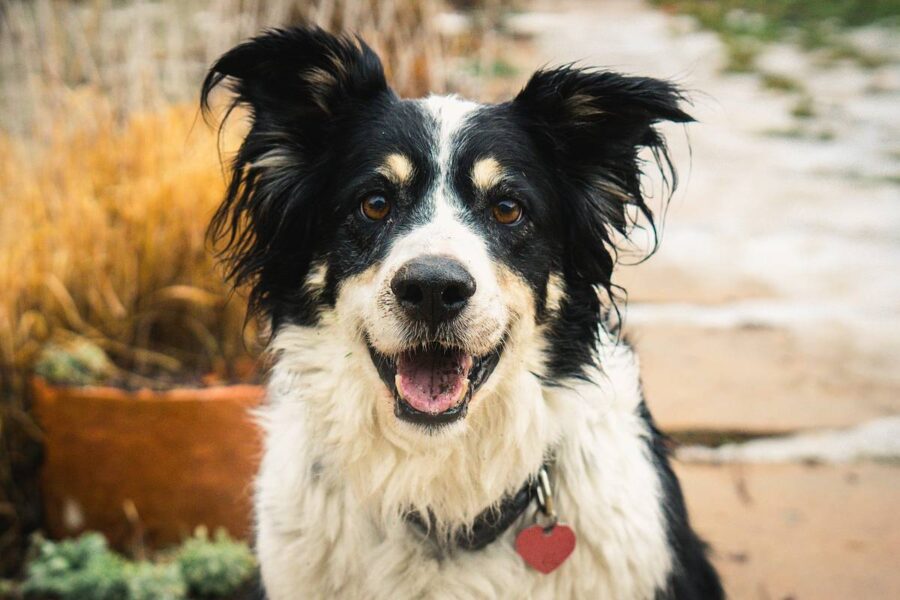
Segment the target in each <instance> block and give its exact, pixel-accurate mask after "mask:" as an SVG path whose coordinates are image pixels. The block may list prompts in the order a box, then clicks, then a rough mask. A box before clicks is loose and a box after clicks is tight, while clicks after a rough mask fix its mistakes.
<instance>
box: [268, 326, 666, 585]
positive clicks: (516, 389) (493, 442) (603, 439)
mask: <svg viewBox="0 0 900 600" xmlns="http://www.w3.org/2000/svg"><path fill="white" fill-rule="evenodd" d="M324 340H327V341H324ZM275 350H276V352H279V353H280V354H279V358H278V361H277V364H276V366H275V368H274V370H273V374H272V379H271V381H270V384H269V402H270V403H269V406H268V407H267V408H266V409H265V410H264V411H263V412H262V414H261V421H262V423H263V425H264V427H265V430H266V433H267V439H266V453H265V457H264V460H263V465H262V468H261V471H260V474H259V478H258V480H257V491H256V493H257V496H256V509H257V521H258V538H257V547H258V553H259V558H260V561H261V565H262V574H263V582H264V585H265V587H266V592H267V594H268V597H269V598H271V600H283V599H289V598H300V597H310V598H317V597H322V598H326V597H327V598H334V597H341V598H578V597H583V598H609V599H623V598H651V597H653V595H654V592H655V590H656V589H658V588H659V587H661V586H663V585H664V583H665V580H666V577H667V575H668V573H669V571H670V570H671V567H672V555H671V552H670V549H669V546H668V543H667V539H666V529H665V518H664V514H663V509H662V497H661V496H662V492H661V488H660V482H659V479H658V476H657V473H656V469H655V467H654V464H653V460H652V458H651V455H650V450H649V449H648V445H647V438H648V436H649V431H648V430H647V425H646V423H645V422H644V421H643V420H642V419H641V418H640V416H639V415H638V413H637V410H638V405H639V403H640V390H639V382H638V367H637V362H636V359H635V357H634V355H633V353H632V352H631V350H630V349H629V348H627V347H625V346H613V345H610V346H608V347H604V348H603V349H602V352H601V364H602V365H603V373H602V374H601V373H599V372H598V374H597V376H596V381H594V382H591V383H579V384H576V385H573V387H569V388H560V387H554V388H543V387H541V386H540V385H539V384H538V383H537V380H536V378H534V377H533V376H531V375H530V374H528V373H527V370H521V372H518V371H516V370H513V369H512V368H508V369H507V370H503V369H501V368H499V367H498V371H497V372H496V373H495V374H494V378H500V379H501V380H502V382H501V384H500V385H497V386H496V387H495V388H493V389H492V390H491V391H490V394H488V395H487V396H486V397H484V398H479V400H480V401H481V402H483V403H484V404H485V406H484V407H483V408H482V409H481V410H482V411H483V412H482V413H481V414H474V410H473V413H472V414H470V415H469V418H468V420H469V421H471V422H473V423H475V422H478V423H481V425H479V426H477V427H476V426H475V425H472V426H471V427H472V429H471V430H469V431H466V432H464V433H463V434H460V435H457V436H455V437H453V438H449V439H444V438H441V437H440V436H436V437H434V438H427V437H425V436H422V437H423V439H422V441H421V443H414V442H410V441H409V440H408V439H405V438H404V439H400V438H396V437H393V436H392V435H390V434H388V433H384V431H383V427H382V426H381V424H380V419H383V418H384V417H383V414H384V413H382V412H379V410H377V409H376V407H377V403H379V402H384V401H385V399H384V398H383V397H382V394H381V393H380V392H379V391H378V387H377V384H376V383H375V382H377V378H376V376H375V375H374V374H373V373H372V372H371V370H372V366H371V363H370V361H368V357H367V356H364V352H365V351H364V349H361V348H360V347H359V344H358V343H357V342H354V341H353V340H350V339H346V340H343V339H341V337H340V335H339V334H338V333H337V332H336V330H335V335H334V336H329V335H328V334H327V333H325V332H323V331H322V329H321V328H316V329H306V328H291V329H287V330H285V331H283V332H282V333H281V334H280V335H279V336H278V339H277V340H276V342H275ZM510 351H511V352H515V349H512V350H510ZM504 361H505V362H506V363H507V364H514V363H515V355H513V356H507V357H505V358H504ZM489 403H492V404H490V405H489ZM473 408H475V407H473ZM473 417H477V418H473ZM467 426H469V425H467ZM547 449H553V451H554V452H555V462H554V466H553V472H554V479H555V482H554V486H555V488H556V489H555V493H556V497H557V504H558V510H559V513H560V516H561V519H562V520H563V521H565V522H567V523H568V524H570V525H571V526H572V527H573V529H574V530H575V532H576V535H577V536H578V542H577V546H576V549H575V552H574V553H573V555H572V556H571V557H570V558H569V559H568V560H567V561H566V562H565V563H564V564H563V565H562V566H561V567H560V568H559V569H558V570H557V571H555V572H553V573H551V574H550V575H542V574H540V573H537V572H535V571H533V570H530V569H529V568H528V567H527V566H526V565H525V564H524V563H523V561H522V559H521V558H520V557H519V556H518V555H517V554H516V552H515V550H514V547H513V546H514V537H515V534H516V532H517V531H518V530H519V529H520V528H521V526H523V525H525V524H528V521H529V520H530V513H529V514H527V515H525V516H524V517H523V520H522V523H520V524H519V525H518V526H514V527H513V528H511V529H510V530H509V531H507V532H506V534H505V535H504V536H503V537H501V538H500V539H498V540H496V541H495V542H493V543H492V544H490V545H489V546H488V547H487V548H485V549H484V550H481V551H478V552H466V551H456V552H453V553H449V554H447V553H443V554H442V553H438V552H437V551H436V549H435V547H434V546H433V545H432V544H431V543H430V542H428V541H427V540H423V539H421V538H420V537H419V536H418V535H417V534H416V533H415V532H414V531H413V530H412V529H411V528H410V526H409V524H408V523H407V522H406V521H405V520H404V519H403V517H402V512H403V510H404V507H408V506H410V504H413V505H419V506H426V507H428V508H432V507H435V506H437V507H438V508H437V511H438V512H439V513H440V514H444V515H445V516H446V519H447V521H448V522H453V521H454V519H456V518H458V517H462V518H465V517H470V516H472V515H473V514H475V513H476V512H477V511H480V510H481V509H482V508H484V507H485V506H487V505H488V504H489V503H490V502H491V501H493V500H496V499H497V498H499V497H500V496H501V495H502V492H503V491H504V490H507V491H508V490H514V489H517V488H518V487H519V486H521V484H522V482H523V481H524V480H525V478H526V477H527V474H528V473H530V472H534V471H535V470H536V469H537V467H538V466H539V465H540V464H541V462H542V455H543V452H544V451H545V450H547Z"/></svg>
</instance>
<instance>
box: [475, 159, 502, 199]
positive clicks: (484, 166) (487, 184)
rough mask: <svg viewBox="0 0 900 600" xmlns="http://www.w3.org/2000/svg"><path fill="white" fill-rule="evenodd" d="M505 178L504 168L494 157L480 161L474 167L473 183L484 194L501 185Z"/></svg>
mask: <svg viewBox="0 0 900 600" xmlns="http://www.w3.org/2000/svg"><path fill="white" fill-rule="evenodd" d="M504 176H505V173H504V172H503V167H501V166H500V163H499V162H497V159H496V158H494V157H493V156H488V157H486V158H481V159H478V161H476V162H475V164H474V165H473V166H472V183H474V184H475V187H476V188H478V189H479V190H481V191H482V192H483V191H486V190H489V189H491V188H492V187H494V186H495V185H497V184H498V183H500V182H501V181H502V180H503V178H504Z"/></svg>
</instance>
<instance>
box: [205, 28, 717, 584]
mask: <svg viewBox="0 0 900 600" xmlns="http://www.w3.org/2000/svg"><path fill="white" fill-rule="evenodd" d="M223 81H224V82H226V83H227V84H228V85H229V86H230V89H231V90H232V91H233V93H234V94H235V105H242V106H244V107H246V108H247V109H249V115H250V123H251V126H250V129H249V132H248V133H247V135H246V139H245V140H244V143H243V145H242V146H241V149H240V151H239V153H238V154H237V156H236V158H235V159H234V164H233V178H232V180H231V184H230V187H229V188H228V193H227V196H226V198H225V201H224V203H223V204H222V206H221V207H220V209H219V211H218V213H217V214H216V216H215V219H214V222H213V226H212V232H213V235H214V236H215V237H217V238H218V239H220V240H224V243H225V245H226V251H225V259H226V264H227V265H228V266H229V267H230V275H231V277H232V278H233V280H234V281H235V282H236V283H237V284H245V283H246V284H249V286H250V289H251V290H252V295H251V302H252V307H253V309H254V310H255V311H257V312H258V313H259V314H261V315H263V316H264V317H265V319H266V320H267V322H268V323H269V324H270V326H271V336H272V339H271V352H272V355H273V357H274V367H273V369H272V372H271V377H270V381H269V384H268V390H269V394H268V404H267V406H266V407H265V409H264V410H263V412H262V416H261V420H262V423H263V426H264V429H265V434H266V444H265V456H264V459H263V463H262V467H261V470H260V473H259V477H258V479H257V483H256V519H257V524H258V531H257V534H258V535H257V550H258V554H259V559H260V563H261V566H262V577H263V583H264V586H265V590H266V593H267V595H268V597H269V598H271V599H273V600H281V599H287V598H299V597H329V598H331V597H341V598H609V599H628V598H717V597H721V595H722V591H721V587H720V584H719V580H718V577H717V575H716V573H715V571H714V570H713V568H712V567H711V565H710V563H709V562H708V560H707V558H706V556H705V553H704V547H703V544H702V543H701V542H700V541H699V540H698V538H697V536H696V535H695V534H694V533H693V531H692V530H691V528H690V525H689V523H688V518H687V515H686V512H685V507H684V502H683V499H682V496H681V491H680V488H679V485H678V482H677V480H676V479H675V476H674V475H673V473H672V470H671V468H670V466H669V461H668V457H667V452H666V448H665V445H664V441H663V438H662V436H661V435H660V433H659V432H658V431H657V430H656V428H655V427H654V424H653V420H652V419H651V417H650V414H649V412H648V411H647V407H646V405H645V404H644V401H643V398H642V393H641V387H640V379H639V372H638V363H637V359H636V357H635V355H634V353H633V352H632V350H631V349H630V348H629V347H628V345H627V344H625V343H624V342H621V341H618V339H617V337H618V336H617V335H616V334H615V332H610V331H609V329H611V327H609V326H608V325H607V320H606V318H605V315H606V314H607V311H608V309H609V306H608V303H606V302H602V301H601V298H602V297H605V296H604V295H603V294H601V293H600V292H602V291H604V290H606V291H608V290H609V289H610V286H611V285H612V284H611V281H610V277H611V274H612V270H613V265H614V256H615V254H614V252H615V251H614V246H613V241H614V240H615V239H616V238H623V237H624V236H627V234H628V232H629V230H630V229H631V227H630V226H631V225H632V224H633V221H634V219H635V217H636V215H637V214H641V215H643V217H644V218H646V219H649V220H650V222H651V223H652V214H651V212H650V210H649V209H648V207H647V205H646V204H645V202H644V198H643V196H642V192H641V186H640V179H641V175H642V173H641V167H642V164H643V163H642V162H641V160H640V159H639V158H638V153H639V152H640V151H641V150H649V151H650V152H651V153H652V155H653V156H654V157H655V158H656V159H657V160H656V162H657V164H659V165H661V166H662V167H663V171H664V173H666V172H668V173H672V172H671V166H670V165H669V164H668V156H667V154H666V147H665V143H664V140H663V139H662V137H661V136H660V134H659V133H658V132H657V130H656V129H655V125H656V124H657V123H659V122H661V121H674V122H680V123H684V122H688V121H690V120H691V118H690V117H689V115H687V114H686V113H685V112H684V111H683V110H682V108H681V106H680V105H681V102H682V98H681V96H680V94H679V92H678V90H677V89H676V88H675V87H673V86H672V85H671V84H669V83H666V82H663V81H659V80H655V79H648V78H642V77H626V76H623V75H620V74H616V73H611V72H603V71H596V70H581V69H577V68H573V67H562V68H557V69H552V70H544V71H539V72H537V73H535V74H534V76H533V77H532V78H531V80H530V81H529V82H528V84H527V85H526V86H525V88H524V89H523V90H522V91H521V92H520V93H519V94H518V95H517V96H516V98H515V99H513V100H512V101H510V102H506V103H503V104H495V105H483V104H476V103H471V102H467V101H464V100H461V99H459V98H457V97H453V96H432V97H429V98H426V99H418V100H408V99H401V98H399V97H397V95H396V94H395V93H394V92H393V91H391V89H390V88H389V87H388V85H387V83H386V81H385V77H384V74H383V70H382V66H381V63H380V61H379V59H378V58H377V56H376V55H375V54H374V53H373V52H372V51H371V50H370V49H369V48H368V47H367V46H366V45H365V44H364V43H363V42H362V41H360V40H358V39H355V38H349V37H334V36H332V35H330V34H327V33H325V32H323V31H321V30H318V29H308V28H297V29H288V30H276V31H270V32H267V33H264V34H263V35H261V36H259V37H257V38H254V39H252V40H250V41H248V42H246V43H244V44H241V45H240V46H237V47H236V48H234V49H232V50H231V51H229V52H228V53H226V54H225V55H224V56H222V57H221V59H220V60H219V61H218V62H217V63H216V64H215V65H214V66H213V68H212V70H211V71H210V74H209V76H208V77H207V79H206V81H205V83H204V86H203V94H202V96H203V104H204V106H205V107H206V106H208V97H209V95H210V93H211V92H212V90H213V89H214V88H215V87H216V86H217V85H218V84H220V83H222V82H223ZM373 195H377V196H379V197H381V198H384V199H386V200H387V201H388V202H389V204H390V213H389V214H388V216H387V217H386V218H384V219H382V220H372V219H370V218H367V217H366V215H365V214H363V213H362V212H361V211H360V203H361V202H362V201H365V199H366V198H369V197H372V196H373ZM503 200H511V201H513V202H515V203H516V205H517V206H520V207H522V208H523V211H524V216H523V217H522V219H521V220H520V221H519V222H516V223H514V224H509V225H504V224H501V223H499V222H497V221H496V220H495V219H493V218H492V217H491V215H492V207H494V206H495V204H496V203H497V202H500V201H503ZM423 256H426V257H439V258H440V260H445V259H446V260H448V261H452V262H453V264H455V265H462V267H463V268H464V269H465V270H466V271H467V272H468V273H469V275H470V276H471V279H472V282H473V290H474V291H473V293H472V295H471V297H469V298H468V299H467V300H466V302H465V306H464V308H462V309H461V312H459V313H458V314H457V315H455V316H453V317H452V318H448V319H447V320H446V321H442V322H441V323H439V324H438V325H435V326H434V327H428V326H425V325H423V324H422V323H419V322H416V321H415V319H412V318H411V317H410V316H409V313H408V312H407V311H404V309H403V306H402V304H403V303H402V302H400V301H398V299H397V293H396V292H395V291H394V290H392V287H391V282H392V281H393V280H395V278H396V277H397V276H398V273H399V272H400V271H401V269H403V268H405V265H408V264H409V263H410V261H415V260H418V259H419V258H421V257H423ZM429 345H430V346H429ZM426 346H428V347H441V348H449V347H452V348H454V349H455V350H454V352H459V353H465V354H466V356H472V357H476V360H481V359H478V358H477V357H494V359H493V361H492V362H491V369H492V372H489V373H488V374H487V376H486V377H485V378H484V380H483V381H475V382H472V386H473V389H470V396H469V397H467V399H466V400H465V402H466V410H464V411H463V412H462V414H461V416H460V415H456V416H455V417H454V418H453V419H449V418H448V419H445V420H444V421H436V422H434V423H431V422H429V420H428V418H430V416H429V415H426V418H425V419H424V420H423V419H419V420H416V419H411V418H408V417H409V415H408V414H407V415H406V416H404V414H403V413H402V411H399V409H398V402H401V400H400V399H399V398H398V392H397V389H396V388H395V387H393V386H392V384H391V381H390V379H389V378H386V377H385V376H384V373H383V372H381V373H380V372H379V368H378V366H377V365H376V363H377V362H378V361H379V360H382V361H388V362H386V363H385V364H388V365H389V364H393V363H391V362H390V361H393V360H394V358H393V357H396V356H399V355H400V354H402V353H403V352H406V351H410V349H411V348H413V349H414V348H425V347H426ZM484 360H488V359H484ZM386 368H387V367H386ZM545 461H548V462H549V464H550V465H551V473H552V479H553V487H554V491H555V497H556V504H557V507H558V511H559V513H560V515H561V519H562V520H563V521H565V522H566V523H568V524H569V525H570V526H571V527H572V528H573V529H574V530H575V532H576V535H577V537H578V542H577V547H576V549H575V551H574V554H573V555H572V556H571V557H570V558H569V560H568V561H567V562H566V563H564V564H563V565H562V566H561V567H560V568H559V569H558V570H556V571H555V572H553V573H551V574H549V575H542V574H540V573H538V572H536V571H534V570H531V569H529V568H528V567H527V566H526V565H525V564H524V562H523V561H522V559H521V558H520V557H519V556H518V555H517V554H516V552H515V550H514V539H515V535H516V533H517V532H518V531H519V530H520V529H521V528H522V527H524V526H525V525H528V524H530V522H531V514H530V512H529V513H528V514H526V515H524V516H523V517H522V518H521V519H520V522H519V523H518V524H517V525H516V526H514V527H511V528H510V529H509V530H508V531H506V532H505V533H504V534H503V535H502V536H501V537H500V538H499V539H497V540H496V541H494V542H493V543H491V544H489V545H488V546H487V547H486V548H484V549H482V550H478V551H474V552H471V551H466V550H462V549H459V548H454V547H453V545H452V544H441V543H435V542H434V539H435V538H433V537H423V536H422V535H421V532H419V531H417V530H416V528H414V527H411V525H410V522H409V519H408V518H407V515H408V513H409V512H410V511H417V512H418V514H423V515H424V514H428V515H431V517H432V522H433V527H434V528H435V530H436V531H440V532H444V533H447V532H455V531H459V530H463V531H464V530H465V528H466V526H467V525H469V524H471V523H472V520H473V519H474V518H475V516H476V515H478V514H479V513H481V512H482V511H483V510H485V509H486V508H487V507H490V506H494V505H497V503H499V502H500V500H501V499H502V498H503V497H504V496H505V495H507V494H510V493H514V492H515V491H517V490H518V489H520V488H521V487H522V485H523V483H524V482H526V481H528V480H529V478H531V477H533V476H534V474H535V473H536V472H537V470H538V469H539V467H540V466H541V464H542V463H544V462H545ZM448 539H449V538H448Z"/></svg>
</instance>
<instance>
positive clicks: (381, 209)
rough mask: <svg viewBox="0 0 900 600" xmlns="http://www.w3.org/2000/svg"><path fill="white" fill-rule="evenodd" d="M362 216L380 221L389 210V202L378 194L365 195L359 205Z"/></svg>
mask: <svg viewBox="0 0 900 600" xmlns="http://www.w3.org/2000/svg"><path fill="white" fill-rule="evenodd" d="M359 208H360V211H361V212H362V214H363V216H365V217H366V218H367V219H369V220H372V221H381V220H382V219H384V218H385V217H386V216H388V213H390V212H391V203H390V202H388V199H387V198H385V197H384V196H381V195H379V194H372V195H371V196H367V197H366V198H365V199H364V200H363V201H362V203H361V204H360V206H359Z"/></svg>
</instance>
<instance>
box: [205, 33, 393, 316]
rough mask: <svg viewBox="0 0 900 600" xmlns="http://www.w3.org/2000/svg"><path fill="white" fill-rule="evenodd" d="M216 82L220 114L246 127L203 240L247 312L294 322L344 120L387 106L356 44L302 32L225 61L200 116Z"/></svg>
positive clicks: (301, 307)
mask: <svg viewBox="0 0 900 600" xmlns="http://www.w3.org/2000/svg"><path fill="white" fill-rule="evenodd" d="M223 82H225V83H227V84H228V86H229V88H230V90H231V91H232V92H233V97H232V102H231V105H230V108H229V111H228V112H229V113H230V112H231V110H232V109H234V108H236V107H239V106H242V107H245V108H247V109H249V116H250V118H251V126H250V129H249V131H248V133H247V135H246V137H245V139H244V141H243V143H242V144H241V147H240V149H239V151H238V152H237V154H236V155H235V157H234V160H233V162H232V173H231V181H230V183H229V186H228V190H227V193H226V196H225V199H224V200H223V202H222V204H221V206H220V207H219V209H218V210H217V211H216V214H215V215H214V217H213V220H212V223H211V224H210V229H209V235H210V238H211V239H212V241H213V242H214V244H217V245H218V249H219V251H220V257H221V258H222V260H223V262H224V263H225V265H226V267H227V276H228V278H229V279H231V280H232V281H233V282H234V283H235V285H241V284H244V283H249V284H250V287H251V290H250V307H251V310H254V311H260V312H264V313H268V314H269V315H271V316H272V317H273V320H274V321H277V320H278V319H279V316H278V314H279V313H288V312H290V313H291V315H290V316H291V317H293V318H303V314H302V313H304V312H306V313H308V312H309V310H308V309H309V306H310V298H309V297H308V296H309V294H307V293H306V292H304V291H303V290H302V289H300V290H298V284H299V283H302V282H303V280H304V278H305V277H306V275H307V273H308V272H309V269H310V266H311V263H312V261H313V260H314V259H315V252H316V249H317V248H318V247H319V246H320V242H321V240H320V239H319V238H320V237H321V236H323V235H327V234H326V233H324V230H325V228H324V227H323V219H325V218H326V217H325V216H324V215H327V214H329V211H328V210H327V209H326V208H324V207H323V206H322V204H323V198H324V197H325V196H326V195H325V194H323V193H322V189H323V188H324V187H325V186H326V185H327V184H328V172H329V171H328V169H327V168H325V167H327V165H329V164H331V163H333V162H334V155H335V154H336V153H337V152H338V150H337V149H336V148H335V143H336V142H335V140H336V139H338V138H339V137H340V133H341V128H342V127H346V126H347V125H346V124H347V123H348V122H349V121H351V120H352V119H350V118H348V117H350V116H352V115H353V114H354V113H357V112H359V113H361V112H362V111H363V110H364V109H365V107H366V106H368V105H369V104H370V103H372V102H379V101H386V102H391V101H393V100H394V99H395V98H396V96H394V94H393V92H392V91H391V90H390V89H389V88H388V86H387V83H386V81H385V77H384V70H383V68H382V65H381V61H380V60H379V59H378V57H377V56H376V55H375V53H374V52H373V51H372V50H371V49H370V48H369V47H368V46H367V45H366V44H365V43H364V42H362V40H360V39H359V38H356V37H348V36H335V35H332V34H329V33H327V32H325V31H323V30H321V29H318V28H306V27H301V28H292V29H279V30H271V31H268V32H266V33H264V34H262V35H260V36H258V37H255V38H253V39H251V40H250V41H248V42H245V43H243V44H241V45H239V46H237V47H235V48H233V49H232V50H229V51H228V52H226V53H225V54H224V55H223V56H222V57H221V58H220V59H219V60H218V61H216V63H215V64H214V65H213V66H212V68H211V69H210V71H209V74H208V75H207V76H206V79H205V80H204V82H203V87H202V90H201V108H203V110H204V112H207V113H208V111H209V101H210V95H211V93H212V91H213V90H214V89H215V88H216V87H217V86H218V85H219V84H220V83H223ZM227 114H228V113H226V117H227ZM223 123H224V120H223Z"/></svg>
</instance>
